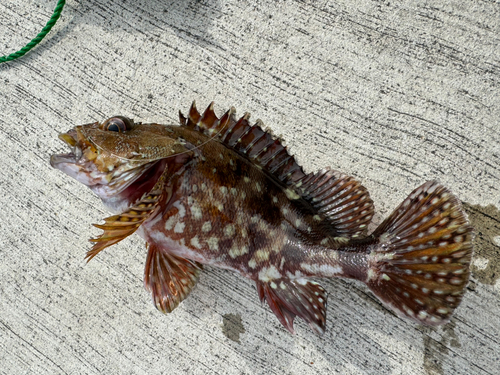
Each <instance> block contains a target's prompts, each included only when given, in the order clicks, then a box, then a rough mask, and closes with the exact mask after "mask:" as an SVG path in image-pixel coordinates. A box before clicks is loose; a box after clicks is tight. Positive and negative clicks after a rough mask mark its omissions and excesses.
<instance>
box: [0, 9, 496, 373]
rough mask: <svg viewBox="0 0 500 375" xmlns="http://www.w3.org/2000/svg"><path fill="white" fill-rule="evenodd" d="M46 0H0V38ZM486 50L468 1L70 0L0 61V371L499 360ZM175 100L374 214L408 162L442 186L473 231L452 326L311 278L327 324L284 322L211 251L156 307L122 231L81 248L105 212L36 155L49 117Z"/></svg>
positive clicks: (492, 105) (490, 30)
mask: <svg viewBox="0 0 500 375" xmlns="http://www.w3.org/2000/svg"><path fill="white" fill-rule="evenodd" d="M55 4H56V1H55V0H50V1H48V0H43V1H42V0H27V1H23V2H21V1H18V0H2V1H1V3H0V54H6V53H9V52H13V51H15V50H17V49H18V48H20V47H21V46H23V45H24V44H25V43H26V42H27V41H28V40H29V39H30V38H32V37H33V36H34V35H36V33H37V32H38V31H39V30H40V29H41V28H42V26H43V25H44V23H45V22H46V20H47V19H48V18H49V16H50V14H51V13H52V10H53V8H54V6H55ZM499 45H500V4H499V3H498V2H495V1H487V0H482V1H474V2H472V1H471V2H469V1H465V0H457V1H453V2H450V1H441V0H436V1H429V2H422V1H407V0H403V1H391V2H388V1H374V0H359V1H350V0H335V1H329V0H323V1H269V0H268V1H245V0H231V1H218V0H212V1H209V0H200V1H194V0H193V1H188V0H177V1H173V0H171V1H167V0H124V1H122V0H69V1H68V3H67V6H66V8H65V9H64V12H63V15H62V17H61V19H60V21H59V23H58V24H57V25H56V26H55V28H54V29H53V31H52V32H51V34H50V35H49V37H48V39H47V40H45V41H44V42H43V43H42V44H41V45H40V46H38V47H37V48H36V49H35V50H34V51H33V52H31V53H30V54H29V55H27V56H25V57H24V58H22V59H20V60H18V61H16V62H13V63H9V64H3V65H2V66H0V92H1V95H0V155H1V157H0V171H1V173H0V223H1V224H0V252H1V258H2V262H1V263H0V337H1V339H0V373H1V374H125V373H130V374H174V373H186V374H327V373H339V374H498V373H500V339H499V337H500V300H499V296H500V282H499V280H498V279H499V278H500V248H499V246H500V212H499V211H498V209H499V208H500V184H499V181H500V147H499V141H500V122H499V119H500V96H499V90H500V47H499ZM192 100H196V101H197V103H198V104H199V107H200V108H204V107H205V106H207V105H208V104H209V103H210V102H211V101H215V103H216V109H217V111H218V113H222V112H223V111H225V110H226V109H228V108H229V107H230V106H235V107H236V108H237V110H238V112H239V113H240V114H242V113H243V112H245V111H249V112H251V113H252V114H253V117H252V118H253V119H257V118H261V119H262V120H263V121H264V122H265V123H266V125H268V126H270V127H271V128H272V129H273V130H274V132H275V133H277V134H282V135H283V137H284V138H285V139H286V140H287V144H288V145H289V146H290V149H291V150H292V152H293V153H294V154H296V155H297V157H298V159H299V160H300V161H301V163H302V164H303V165H304V167H305V169H306V170H307V171H313V170H316V169H318V168H320V167H324V166H328V165H329V166H331V167H333V168H335V169H338V170H341V171H343V172H345V173H348V174H351V175H353V176H356V177H357V178H359V179H360V180H361V181H363V183H364V185H365V186H366V187H367V188H368V189H369V191H370V193H371V195H372V197H373V199H374V201H375V205H376V209H377V212H378V214H377V216H376V217H375V222H376V223H379V222H380V221H381V219H382V218H383V217H385V216H386V215H388V214H389V212H390V211H391V210H392V209H393V208H394V207H395V206H396V205H397V204H398V203H399V202H400V201H401V200H402V199H404V198H405V196H406V195H407V194H408V193H409V192H410V191H411V190H412V189H413V188H415V187H417V186H418V185H420V184H421V183H422V182H424V181H426V180H428V179H438V180H440V181H441V182H443V183H444V184H445V185H447V186H449V187H450V188H451V189H452V190H453V191H454V192H456V194H457V195H458V196H459V197H460V198H461V199H462V200H463V201H464V202H466V207H467V210H468V211H469V213H470V215H471V219H472V221H473V224H474V225H475V226H476V229H477V232H478V238H477V246H476V255H475V258H474V265H473V276H472V280H471V282H470V284H469V286H468V291H467V293H466V295H465V298H464V300H463V303H462V305H461V306H460V307H459V308H458V310H457V311H456V315H455V316H454V317H453V319H452V321H451V323H449V324H448V325H446V326H444V327H441V328H437V329H431V328H424V327H421V326H418V325H415V324H413V323H409V322H407V321H404V320H401V319H399V318H397V317H395V316H394V315H393V314H391V313H390V312H388V311H387V310H386V309H384V308H383V307H381V305H380V304H379V302H377V301H376V299H375V298H374V297H373V296H372V295H371V294H370V293H369V292H368V290H367V289H366V288H365V287H364V286H362V285H360V284H358V283H355V282H349V281H343V280H329V281H325V282H324V283H323V284H324V285H325V287H326V289H327V290H328V291H329V293H330V295H329V306H328V326H327V332H326V334H325V335H324V336H323V337H318V336H316V335H315V334H314V333H313V332H312V331H311V330H310V329H309V328H308V327H307V326H306V325H305V324H304V323H303V322H302V321H298V322H297V323H296V328H297V334H296V335H290V334H289V333H288V332H287V331H286V330H285V329H283V328H282V327H281V326H280V324H279V323H278V321H277V319H276V318H275V317H274V316H273V315H272V313H271V311H270V310H269V308H268V307H267V306H265V307H261V306H260V303H259V301H258V297H257V294H256V291H255V289H254V286H253V285H252V283H251V282H249V281H247V280H244V279H242V278H240V277H237V276H236V275H233V274H231V273H229V272H227V271H222V270H218V269H213V268H207V269H206V271H205V272H204V273H203V275H202V277H201V280H200V282H199V284H198V285H197V287H196V288H195V290H194V291H193V293H192V294H191V296H190V297H189V298H188V299H187V300H186V301H184V302H183V303H182V304H181V305H180V307H179V308H178V309H177V310H175V312H174V313H172V314H170V315H168V316H165V315H162V314H160V313H159V312H157V311H156V310H155V308H154V307H153V306H152V304H151V302H150V298H149V296H148V294H147V293H146V291H145V290H144V289H143V286H142V272H143V271H142V268H143V264H144V260H145V249H144V244H143V243H142V242H141V241H140V240H139V238H138V237H136V236H134V237H133V238H129V239H127V240H125V241H123V242H122V243H120V244H119V245H117V246H115V247H113V248H110V249H107V250H105V251H104V252H103V253H102V254H99V256H98V257H97V258H96V259H95V260H93V261H92V262H90V263H89V264H88V265H86V264H85V262H84V260H83V257H84V255H85V252H86V250H88V249H89V243H88V242H87V239H88V238H90V237H92V236H95V235H96V234H98V233H99V231H98V230H95V229H93V228H92V227H91V223H95V222H99V221H100V220H101V219H102V218H103V217H105V216H106V215H107V212H105V210H104V208H103V207H102V205H101V203H100V201H99V200H98V199H97V198H96V197H94V196H93V195H92V194H91V192H90V191H88V190H87V189H86V188H85V187H84V186H83V185H80V184H78V183H77V182H75V181H73V180H72V179H70V178H69V177H67V176H65V175H63V174H62V173H61V172H59V171H57V170H54V169H52V168H51V167H50V165H49V156H50V155H51V154H52V153H56V152H62V151H64V150H65V146H64V145H63V144H62V143H61V142H60V141H59V140H58V139H57V134H58V133H59V132H62V131H66V130H68V129H69V128H70V127H72V126H74V125H76V124H82V123H88V122H91V121H96V120H103V119H105V118H107V117H109V116H110V115H114V114H122V115H126V116H131V117H133V118H135V119H136V120H140V121H143V122H146V121H156V122H160V123H174V122H176V121H177V120H176V119H177V111H178V110H179V109H182V110H184V111H185V110H187V109H188V107H189V105H190V104H191V101H192Z"/></svg>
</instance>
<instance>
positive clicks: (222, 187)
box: [219, 186, 227, 195]
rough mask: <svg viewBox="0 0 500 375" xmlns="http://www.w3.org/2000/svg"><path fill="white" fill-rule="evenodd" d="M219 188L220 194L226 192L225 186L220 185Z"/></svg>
mask: <svg viewBox="0 0 500 375" xmlns="http://www.w3.org/2000/svg"><path fill="white" fill-rule="evenodd" d="M219 190H220V192H221V193H222V194H224V195H225V194H227V187H225V186H221V187H219Z"/></svg>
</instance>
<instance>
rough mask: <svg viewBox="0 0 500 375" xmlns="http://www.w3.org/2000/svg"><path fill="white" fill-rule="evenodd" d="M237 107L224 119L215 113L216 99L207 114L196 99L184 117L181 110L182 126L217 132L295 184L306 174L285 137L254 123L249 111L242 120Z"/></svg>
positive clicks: (261, 165)
mask: <svg viewBox="0 0 500 375" xmlns="http://www.w3.org/2000/svg"><path fill="white" fill-rule="evenodd" d="M234 112H235V110H234V108H231V109H230V110H229V111H227V112H226V113H225V114H224V115H223V116H222V117H221V118H220V119H219V118H218V117H217V116H216V115H215V112H214V109H213V102H212V103H210V105H209V106H208V108H207V109H206V110H205V112H204V113H203V114H200V113H199V112H198V110H197V109H196V104H195V102H193V104H192V105H191V108H190V109H189V114H188V116H187V117H184V115H182V113H179V119H180V122H181V125H182V126H186V127H188V128H191V129H193V130H196V131H199V132H202V133H203V134H205V135H207V136H209V137H210V136H212V137H213V136H216V137H217V138H218V139H219V141H220V142H222V143H223V144H225V145H227V146H228V147H229V148H231V149H232V150H234V151H236V152H238V153H239V154H241V155H243V156H245V157H246V158H247V159H248V160H250V161H251V162H252V163H254V164H255V165H256V166H257V167H259V168H261V169H262V170H264V171H266V172H268V173H269V174H270V175H272V176H273V177H274V178H277V179H278V180H279V181H280V182H282V183H283V184H285V186H291V185H293V184H294V183H295V182H297V181H299V180H300V179H301V178H303V177H305V176H306V174H305V173H304V171H303V170H302V168H301V167H300V165H299V164H298V163H297V162H296V160H295V158H294V157H293V156H292V155H290V154H289V153H288V151H287V148H286V147H285V146H283V144H282V140H281V139H279V138H277V137H275V136H274V135H273V134H272V133H271V132H270V131H266V130H263V129H262V125H263V123H262V121H260V120H257V121H256V123H255V125H253V126H252V125H250V123H249V122H248V119H249V118H250V115H249V114H248V113H245V114H244V115H243V117H241V118H240V119H239V120H235V119H234V118H233V114H234Z"/></svg>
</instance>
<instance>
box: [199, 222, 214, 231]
mask: <svg viewBox="0 0 500 375" xmlns="http://www.w3.org/2000/svg"><path fill="white" fill-rule="evenodd" d="M211 230H212V223H211V222H210V221H205V222H204V223H203V226H202V227H201V231H202V232H205V233H206V232H210V231H211Z"/></svg>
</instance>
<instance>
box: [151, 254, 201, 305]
mask: <svg viewBox="0 0 500 375" xmlns="http://www.w3.org/2000/svg"><path fill="white" fill-rule="evenodd" d="M201 269H202V266H201V264H199V263H197V262H194V261H191V260H189V259H184V258H180V257H178V256H175V255H172V254H169V253H167V252H165V251H162V250H161V249H159V248H158V247H156V246H155V245H151V244H150V245H149V246H148V256H147V259H146V266H145V269H144V287H145V288H146V290H148V291H149V292H150V293H151V297H152V299H153V303H154V305H155V306H156V308H157V309H158V310H160V311H161V312H163V313H170V312H172V311H173V310H174V309H175V308H176V307H177V306H178V305H179V303H181V302H182V301H183V300H184V299H185V298H186V297H187V296H188V295H189V293H191V290H192V289H193V288H194V286H195V285H196V282H197V281H198V277H199V274H200V271H201Z"/></svg>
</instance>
